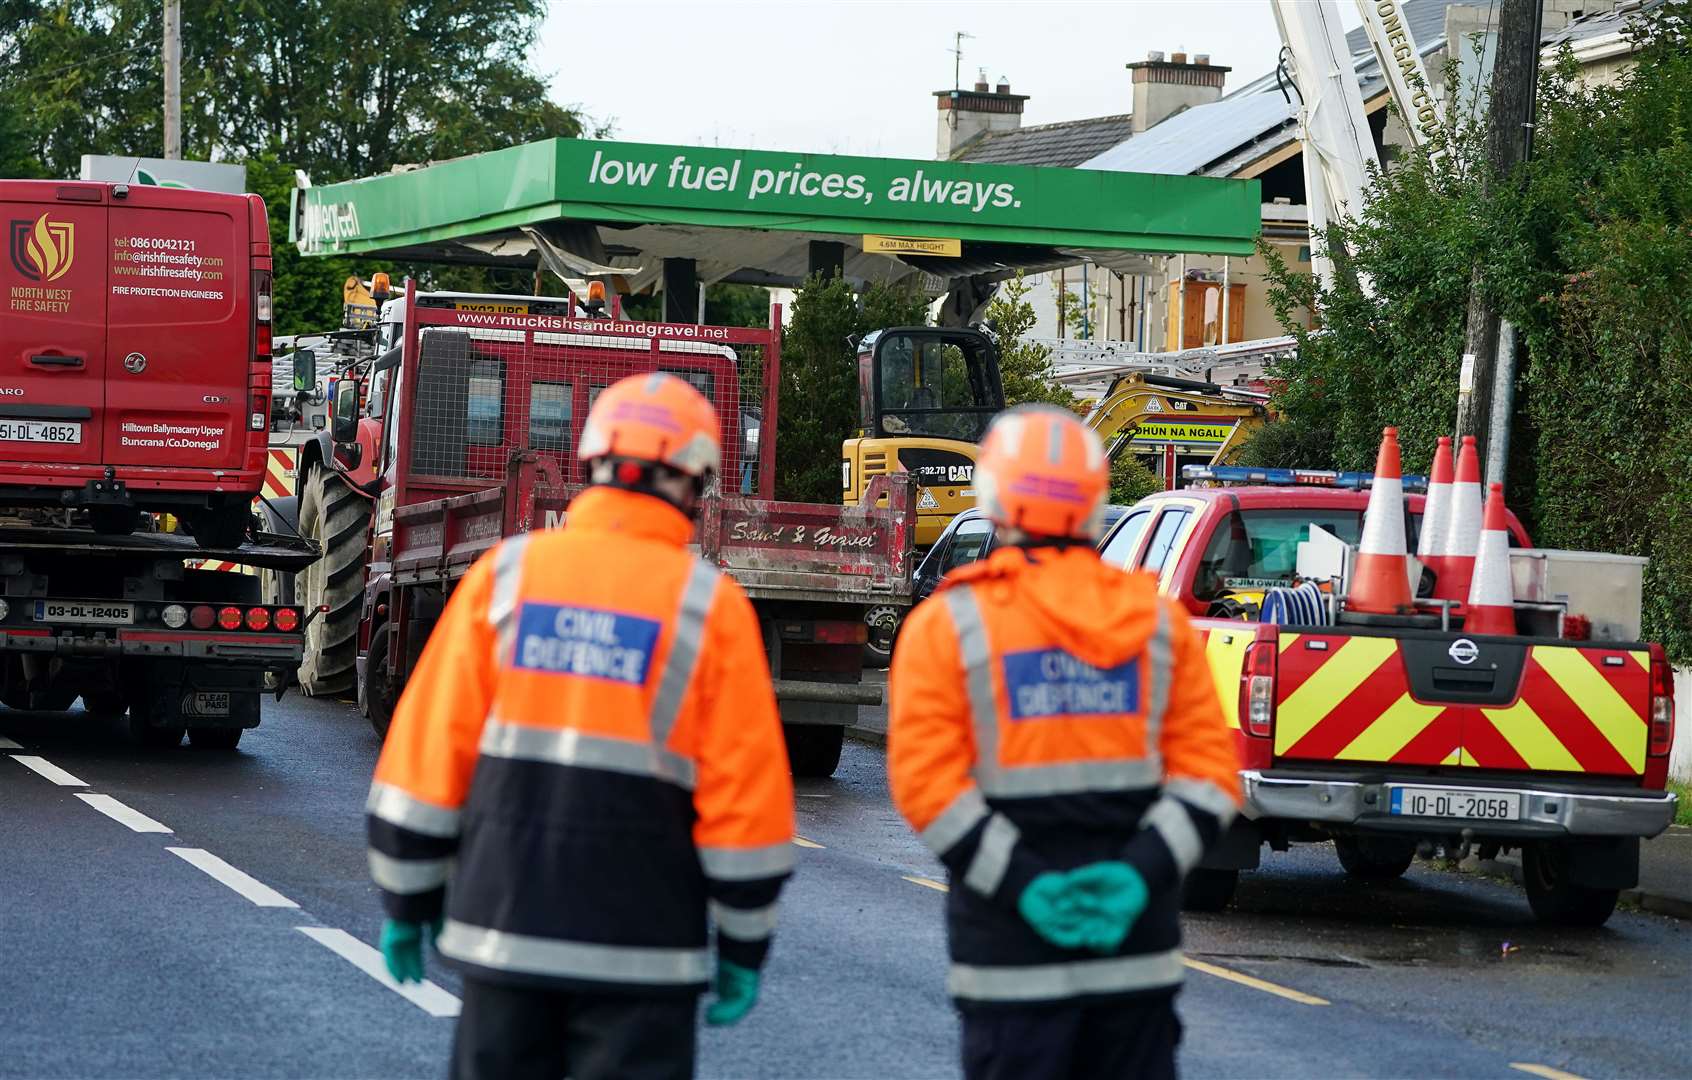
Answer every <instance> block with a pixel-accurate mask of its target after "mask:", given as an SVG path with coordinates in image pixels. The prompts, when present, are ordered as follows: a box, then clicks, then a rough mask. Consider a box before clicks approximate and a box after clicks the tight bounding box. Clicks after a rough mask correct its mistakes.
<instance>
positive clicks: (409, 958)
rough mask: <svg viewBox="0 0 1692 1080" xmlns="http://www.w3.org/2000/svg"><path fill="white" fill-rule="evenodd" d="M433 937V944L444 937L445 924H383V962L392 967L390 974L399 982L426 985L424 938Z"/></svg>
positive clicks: (395, 921)
mask: <svg viewBox="0 0 1692 1080" xmlns="http://www.w3.org/2000/svg"><path fill="white" fill-rule="evenodd" d="M425 934H427V935H428V936H429V942H430V943H431V944H433V943H434V940H435V939H436V938H437V937H439V936H440V934H441V924H440V922H439V921H438V920H437V921H435V922H432V923H420V922H406V921H404V920H401V919H388V920H387V921H386V922H384V923H382V943H381V944H382V959H383V961H385V962H386V963H387V965H388V974H389V975H392V976H393V978H394V981H395V982H398V983H408V982H422V981H423V936H424V935H425Z"/></svg>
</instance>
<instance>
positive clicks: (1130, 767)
mask: <svg viewBox="0 0 1692 1080" xmlns="http://www.w3.org/2000/svg"><path fill="white" fill-rule="evenodd" d="M1162 777H1163V763H1162V762H1161V761H1159V760H1158V759H1157V758H1156V757H1151V758H1103V759H1100V760H1097V761H1064V762H1059V763H1058V764H1056V765H1021V766H1018V767H1016V768H1013V769H1005V768H996V769H987V768H982V767H981V766H980V765H977V766H976V770H975V779H976V783H978V784H980V785H981V791H982V793H983V794H985V795H987V796H989V797H998V798H1007V799H1014V798H1023V797H1028V796H1039V795H1077V794H1082V793H1085V792H1089V791H1134V790H1136V789H1140V788H1154V787H1156V786H1157V783H1158V781H1159V780H1160V779H1161V778H1162Z"/></svg>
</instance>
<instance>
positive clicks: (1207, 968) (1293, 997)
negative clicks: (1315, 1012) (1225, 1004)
mask: <svg viewBox="0 0 1692 1080" xmlns="http://www.w3.org/2000/svg"><path fill="white" fill-rule="evenodd" d="M1181 962H1182V963H1183V964H1185V965H1187V966H1188V967H1190V968H1192V969H1193V970H1194V971H1202V972H1204V973H1205V974H1206V975H1214V976H1216V977H1217V978H1218V979H1227V980H1228V981H1229V982H1233V983H1239V984H1240V985H1241V986H1249V987H1251V988H1252V989H1253V990H1261V991H1263V992H1264V993H1265V994H1274V995H1275V996H1276V997H1283V998H1286V999H1287V1000H1288V1001H1296V1002H1298V1003H1299V1004H1300V1005H1328V1004H1331V1003H1330V1002H1329V1001H1328V1000H1327V999H1326V998H1319V997H1317V996H1316V995H1314V994H1306V993H1305V992H1304V991H1302V990H1293V989H1291V988H1289V987H1285V986H1280V985H1278V984H1276V983H1272V982H1270V981H1269V980H1267V979H1259V978H1257V977H1256V976H1253V975H1247V974H1245V973H1244V972H1239V971H1230V970H1229V969H1227V968H1225V967H1217V966H1216V965H1215V964H1207V963H1205V962H1204V961H1203V960H1194V959H1192V958H1190V957H1183V958H1182V959H1181Z"/></svg>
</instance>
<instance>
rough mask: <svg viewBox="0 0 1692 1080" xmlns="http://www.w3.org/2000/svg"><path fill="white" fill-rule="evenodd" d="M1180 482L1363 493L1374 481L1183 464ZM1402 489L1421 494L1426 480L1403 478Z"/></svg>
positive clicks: (1361, 475)
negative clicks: (1307, 488)
mask: <svg viewBox="0 0 1692 1080" xmlns="http://www.w3.org/2000/svg"><path fill="white" fill-rule="evenodd" d="M1181 479H1183V480H1185V481H1187V482H1188V483H1192V482H1193V481H1195V480H1203V481H1208V482H1210V483H1212V484H1250V485H1253V486H1258V487H1328V488H1344V489H1346V490H1348V491H1365V490H1367V489H1368V488H1370V487H1372V486H1373V485H1374V482H1375V474H1374V473H1371V472H1334V471H1333V470H1331V469H1253V468H1248V467H1246V466H1244V465H1187V466H1183V467H1182V469H1181ZM1404 490H1405V491H1409V492H1416V493H1418V494H1420V493H1425V492H1426V491H1427V490H1428V478H1427V477H1425V476H1406V477H1404Z"/></svg>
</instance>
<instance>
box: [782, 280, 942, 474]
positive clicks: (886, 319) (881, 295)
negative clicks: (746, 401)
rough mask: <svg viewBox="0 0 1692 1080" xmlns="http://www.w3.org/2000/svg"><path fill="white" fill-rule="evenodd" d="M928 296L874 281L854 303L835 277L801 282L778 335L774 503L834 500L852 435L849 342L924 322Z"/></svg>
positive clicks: (854, 403) (854, 381) (854, 368)
mask: <svg viewBox="0 0 1692 1080" xmlns="http://www.w3.org/2000/svg"><path fill="white" fill-rule="evenodd" d="M928 303H929V301H928V298H927V297H926V296H923V295H922V294H921V293H918V292H914V291H909V290H905V289H901V288H897V287H895V286H890V285H886V284H883V283H880V282H877V283H875V284H872V285H870V286H869V287H868V288H867V289H865V290H864V293H863V296H862V297H861V298H860V297H858V296H855V295H854V294H853V291H852V286H851V284H850V283H849V282H847V281H846V280H845V279H844V278H841V277H839V276H835V277H826V278H825V277H823V276H822V275H821V274H820V273H819V274H813V275H811V277H810V278H808V279H807V280H806V282H805V284H804V286H803V287H802V288H800V290H799V292H798V294H797V295H796V296H795V297H794V302H793V319H792V321H791V322H790V323H789V324H788V326H787V327H786V328H785V329H784V330H783V331H782V335H781V420H780V424H781V436H780V443H779V445H778V446H777V449H776V497H777V498H781V499H792V500H796V501H799V502H817V503H832V502H838V501H839V500H840V444H841V443H842V442H844V441H845V440H846V439H849V438H851V437H852V435H853V433H855V432H856V431H857V430H858V423H859V410H858V363H857V354H856V352H855V350H854V349H853V347H852V344H851V341H850V340H849V339H850V338H851V337H852V336H853V335H856V334H864V333H868V332H869V331H871V330H875V329H879V328H881V327H884V326H913V325H921V324H923V323H925V322H927V316H928Z"/></svg>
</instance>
